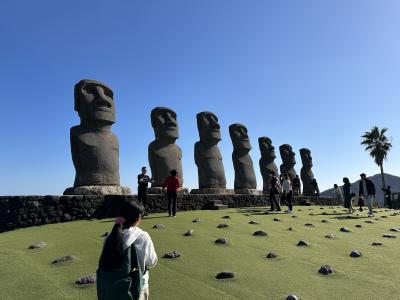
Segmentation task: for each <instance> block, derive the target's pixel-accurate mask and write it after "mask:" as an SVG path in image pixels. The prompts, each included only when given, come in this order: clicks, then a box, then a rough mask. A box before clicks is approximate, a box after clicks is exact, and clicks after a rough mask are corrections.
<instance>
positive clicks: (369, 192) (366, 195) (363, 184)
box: [358, 173, 375, 217]
mask: <svg viewBox="0 0 400 300" xmlns="http://www.w3.org/2000/svg"><path fill="white" fill-rule="evenodd" d="M360 177H361V180H360V184H359V191H358V196H359V197H363V199H364V202H366V204H367V206H368V216H370V217H373V216H374V214H373V211H372V202H373V201H374V198H375V185H374V183H373V182H372V181H371V180H370V179H368V178H367V176H366V175H365V174H364V173H362V174H360Z"/></svg>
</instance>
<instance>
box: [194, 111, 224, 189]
mask: <svg viewBox="0 0 400 300" xmlns="http://www.w3.org/2000/svg"><path fill="white" fill-rule="evenodd" d="M196 117H197V128H198V130H199V136H200V141H198V142H197V143H196V144H195V145H194V160H195V163H196V165H197V170H198V176H199V189H193V190H192V191H191V193H192V194H200V193H201V194H225V193H226V179H225V171H224V165H223V163H222V155H221V152H220V151H219V148H218V143H219V141H221V132H220V126H219V124H218V118H217V116H216V115H215V114H213V113H212V112H208V111H205V112H201V113H198V114H197V115H196Z"/></svg>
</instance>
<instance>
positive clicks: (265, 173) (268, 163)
mask: <svg viewBox="0 0 400 300" xmlns="http://www.w3.org/2000/svg"><path fill="white" fill-rule="evenodd" d="M258 145H259V147H260V152H261V158H260V161H259V164H260V172H261V176H262V178H263V191H264V192H268V191H269V181H270V179H271V174H270V172H271V171H272V172H274V173H275V175H276V176H278V175H279V173H278V167H277V166H276V164H275V158H276V154H275V147H274V146H273V145H272V141H271V139H270V138H269V137H266V136H262V137H259V138H258Z"/></svg>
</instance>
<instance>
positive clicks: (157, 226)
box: [153, 224, 165, 229]
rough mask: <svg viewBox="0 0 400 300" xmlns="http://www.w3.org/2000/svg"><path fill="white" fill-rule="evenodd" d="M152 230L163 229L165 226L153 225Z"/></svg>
mask: <svg viewBox="0 0 400 300" xmlns="http://www.w3.org/2000/svg"><path fill="white" fill-rule="evenodd" d="M153 228H154V229H164V228H165V225H164V224H155V225H154V226H153Z"/></svg>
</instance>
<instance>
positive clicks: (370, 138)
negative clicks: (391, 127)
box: [361, 126, 392, 188]
mask: <svg viewBox="0 0 400 300" xmlns="http://www.w3.org/2000/svg"><path fill="white" fill-rule="evenodd" d="M387 130H388V129H387V128H382V129H379V128H378V127H377V126H374V127H372V128H371V131H366V132H364V134H363V135H362V136H361V138H362V140H361V145H364V146H365V151H367V152H369V154H370V155H371V157H372V158H373V159H374V161H375V163H376V164H377V165H378V166H379V167H380V169H381V176H382V188H386V183H385V176H384V175H383V174H384V173H383V161H384V160H387V155H388V152H389V151H390V148H392V143H391V141H392V139H391V138H388V137H387V136H386V135H385V133H386V131H387Z"/></svg>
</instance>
